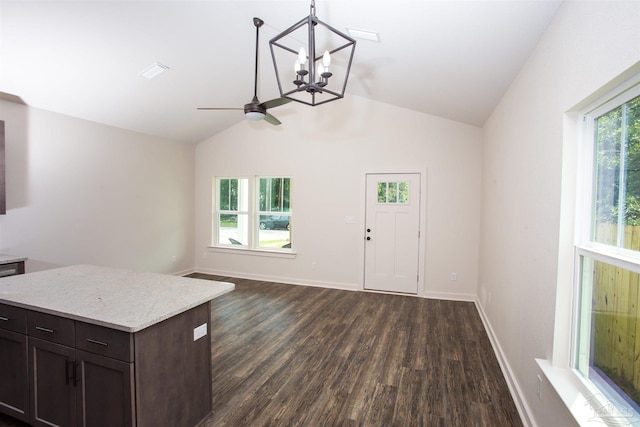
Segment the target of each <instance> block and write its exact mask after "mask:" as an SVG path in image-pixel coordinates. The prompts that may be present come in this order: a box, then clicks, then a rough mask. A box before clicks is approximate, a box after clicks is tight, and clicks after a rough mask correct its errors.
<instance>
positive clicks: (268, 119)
mask: <svg viewBox="0 0 640 427" xmlns="http://www.w3.org/2000/svg"><path fill="white" fill-rule="evenodd" d="M264 120H265V121H266V122H267V123H271V124H272V125H274V126H278V125H280V124H282V123H281V122H280V120H278V119H276V118H275V117H274V116H273V115H271V114H269V113H265V115H264Z"/></svg>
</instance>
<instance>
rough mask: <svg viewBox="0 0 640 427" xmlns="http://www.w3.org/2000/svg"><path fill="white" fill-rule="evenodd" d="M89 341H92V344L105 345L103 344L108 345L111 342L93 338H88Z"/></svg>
mask: <svg viewBox="0 0 640 427" xmlns="http://www.w3.org/2000/svg"><path fill="white" fill-rule="evenodd" d="M87 342H90V343H92V344H98V345H103V346H105V347H106V346H108V345H109V343H108V342H104V341H98V340H92V339H91V338H87Z"/></svg>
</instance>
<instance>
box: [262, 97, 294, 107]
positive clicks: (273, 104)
mask: <svg viewBox="0 0 640 427" xmlns="http://www.w3.org/2000/svg"><path fill="white" fill-rule="evenodd" d="M289 102H291V100H290V99H289V98H276V99H271V100H269V101H265V102H263V103H262V104H260V105H261V106H262V107H264V108H266V109H269V108H275V107H279V106H280V105H283V104H287V103H289Z"/></svg>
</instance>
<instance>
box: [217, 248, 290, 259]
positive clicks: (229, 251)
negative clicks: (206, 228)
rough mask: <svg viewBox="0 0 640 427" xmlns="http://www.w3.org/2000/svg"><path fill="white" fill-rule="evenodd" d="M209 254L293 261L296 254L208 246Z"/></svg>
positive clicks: (283, 251)
mask: <svg viewBox="0 0 640 427" xmlns="http://www.w3.org/2000/svg"><path fill="white" fill-rule="evenodd" d="M208 248H209V252H217V253H222V254H234V255H248V256H262V257H271V258H284V259H294V258H295V257H296V256H297V255H298V254H297V253H296V252H293V251H292V250H278V249H250V248H245V247H237V246H236V247H234V246H209V247H208Z"/></svg>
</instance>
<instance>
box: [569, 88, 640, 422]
mask: <svg viewBox="0 0 640 427" xmlns="http://www.w3.org/2000/svg"><path fill="white" fill-rule="evenodd" d="M583 126H584V133H583V135H584V138H583V142H584V147H583V148H585V150H584V153H585V154H584V156H583V159H582V160H583V166H585V167H584V170H583V173H582V174H581V177H580V180H579V183H580V185H579V187H578V188H582V189H583V190H584V191H583V194H582V201H581V203H578V209H577V224H578V234H577V242H576V260H577V268H576V275H575V277H576V293H577V298H576V301H578V304H577V310H576V322H575V325H576V327H575V335H574V336H575V337H576V343H575V344H576V345H575V351H574V353H573V364H574V367H575V368H576V370H577V371H579V372H580V374H581V375H582V376H583V377H584V379H586V380H587V381H589V382H591V383H592V384H593V385H595V386H596V387H597V388H598V390H599V391H600V392H601V393H602V394H603V395H604V396H606V397H607V398H608V399H609V400H610V401H611V402H614V403H616V406H617V407H618V409H622V410H623V411H631V412H633V413H634V414H637V413H638V412H640V406H639V405H640V87H639V86H635V87H633V88H631V89H629V90H626V91H625V92H624V93H622V94H618V95H617V96H615V97H613V98H612V99H610V100H609V101H608V102H606V103H604V104H602V105H600V106H598V107H597V108H595V109H593V110H592V111H590V112H589V113H587V114H585V115H584V118H583Z"/></svg>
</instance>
